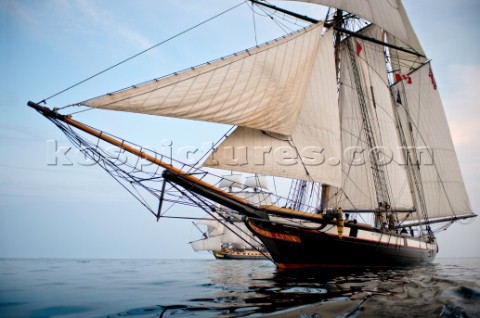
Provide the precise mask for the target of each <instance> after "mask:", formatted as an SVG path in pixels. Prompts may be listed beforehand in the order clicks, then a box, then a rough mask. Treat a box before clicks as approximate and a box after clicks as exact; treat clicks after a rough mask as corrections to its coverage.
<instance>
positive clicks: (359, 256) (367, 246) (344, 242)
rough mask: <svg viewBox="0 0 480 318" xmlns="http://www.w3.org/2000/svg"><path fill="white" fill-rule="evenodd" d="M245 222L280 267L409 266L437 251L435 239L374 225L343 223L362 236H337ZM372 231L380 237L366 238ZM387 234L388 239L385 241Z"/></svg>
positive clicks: (257, 221) (286, 226) (269, 223)
mask: <svg viewBox="0 0 480 318" xmlns="http://www.w3.org/2000/svg"><path fill="white" fill-rule="evenodd" d="M246 224H247V227H248V228H249V229H250V230H251V231H252V232H253V233H255V234H256V235H257V236H258V237H259V238H260V240H261V241H262V242H263V244H264V245H265V247H266V248H267V250H268V251H269V253H270V255H271V257H272V258H273V260H274V261H275V263H276V264H277V266H278V267H279V268H303V267H394V266H411V265H417V264H422V263H429V262H432V261H433V259H434V257H435V255H436V253H437V245H436V243H434V242H426V241H425V240H421V239H420V238H412V237H408V238H407V237H403V236H401V235H397V234H392V233H383V234H382V233H381V232H380V231H378V230H376V229H373V228H371V229H369V228H365V227H356V226H353V225H352V226H346V227H345V230H347V231H346V232H347V234H348V233H352V234H353V233H355V234H356V235H358V234H360V235H359V236H363V237H364V238H360V237H353V236H348V235H344V236H343V238H341V239H340V238H339V237H338V235H335V234H332V231H331V230H330V231H329V233H328V232H327V231H325V230H323V231H322V230H318V229H315V230H312V229H305V228H299V227H293V226H290V225H283V224H278V223H272V222H266V221H263V220H255V221H253V220H247V222H246ZM330 229H332V226H330ZM375 235H376V236H377V237H378V236H380V240H376V241H375V240H369V239H366V238H369V237H370V236H375ZM387 236H388V241H387V242H384V241H386V239H385V238H386V237H387ZM365 237H366V238H365ZM382 237H383V238H382ZM392 242H395V243H397V244H394V243H392ZM408 245H411V246H408ZM413 245H416V246H415V247H414V246H413Z"/></svg>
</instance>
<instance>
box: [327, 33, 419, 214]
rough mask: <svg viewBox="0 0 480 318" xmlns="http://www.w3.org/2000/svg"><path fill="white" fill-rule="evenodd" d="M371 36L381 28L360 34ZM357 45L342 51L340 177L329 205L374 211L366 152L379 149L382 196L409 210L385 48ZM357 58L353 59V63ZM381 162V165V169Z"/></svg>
mask: <svg viewBox="0 0 480 318" xmlns="http://www.w3.org/2000/svg"><path fill="white" fill-rule="evenodd" d="M360 33H361V34H364V35H367V36H369V37H372V38H376V39H381V38H382V37H383V31H382V30H381V29H380V28H378V27H376V26H374V25H371V26H369V27H367V28H366V29H364V30H363V31H361V32H360ZM346 41H351V42H352V43H350V44H349V45H350V46H353V45H355V44H356V46H359V47H361V50H360V49H359V50H358V51H357V49H356V48H355V51H356V52H355V54H351V52H349V50H351V48H350V49H349V48H348V45H343V46H342V51H341V61H342V66H341V76H340V78H341V82H340V112H341V127H342V147H343V148H342V149H344V153H343V154H344V158H343V161H342V173H343V180H342V186H341V189H340V190H338V191H336V192H334V193H332V198H331V203H330V204H333V206H341V207H344V208H350V209H362V210H364V209H369V208H370V209H372V208H376V207H377V206H378V201H377V200H378V198H377V194H376V189H375V181H374V179H373V174H372V171H373V170H372V169H375V167H374V166H372V165H371V162H370V156H371V155H372V154H371V152H372V151H373V149H371V147H372V146H373V147H378V148H379V150H380V152H381V153H382V158H380V159H381V160H382V162H380V165H381V167H380V168H381V170H380V171H373V172H374V173H383V174H385V176H384V177H385V179H386V184H385V187H386V189H383V190H384V191H385V192H387V193H388V194H389V195H387V197H386V198H385V200H387V201H388V203H389V204H390V206H391V207H392V208H394V209H408V208H410V209H412V208H413V203H412V197H411V191H410V187H409V184H408V178H407V170H406V165H405V160H404V158H403V153H402V151H401V143H400V138H399V135H398V133H397V129H396V117H395V114H394V109H393V101H392V98H391V93H390V86H389V82H388V75H387V70H386V66H385V56H384V52H383V47H381V46H380V45H377V44H373V43H368V42H367V41H361V40H355V41H356V42H355V43H353V42H354V41H353V40H352V39H349V40H346ZM352 59H353V60H355V61H352ZM352 63H357V64H358V68H359V70H358V71H359V73H360V74H359V79H357V80H355V76H354V75H353V74H354V70H353V66H352V65H353V64H352ZM362 98H363V99H365V103H366V111H367V112H368V116H369V120H370V122H372V123H375V124H373V125H372V130H373V131H372V133H373V135H374V137H375V141H376V144H375V145H369V143H368V141H367V137H366V134H365V126H364V118H363V116H362V113H361V111H360V107H359V105H360V99H362ZM382 166H383V167H382Z"/></svg>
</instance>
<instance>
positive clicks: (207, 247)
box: [190, 235, 222, 252]
mask: <svg viewBox="0 0 480 318" xmlns="http://www.w3.org/2000/svg"><path fill="white" fill-rule="evenodd" d="M190 245H191V246H192V248H193V250H194V251H195V252H200V251H219V250H220V248H221V246H222V237H221V236H220V235H219V236H213V237H209V238H205V239H201V240H196V241H193V242H190Z"/></svg>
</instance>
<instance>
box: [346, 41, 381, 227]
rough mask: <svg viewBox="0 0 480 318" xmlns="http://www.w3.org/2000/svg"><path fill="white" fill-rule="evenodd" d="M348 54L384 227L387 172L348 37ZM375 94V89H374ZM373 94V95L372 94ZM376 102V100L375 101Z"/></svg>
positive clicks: (378, 215)
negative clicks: (381, 161)
mask: <svg viewBox="0 0 480 318" xmlns="http://www.w3.org/2000/svg"><path fill="white" fill-rule="evenodd" d="M345 43H346V46H347V50H348V54H349V57H350V63H351V66H352V70H353V74H352V75H353V79H354V82H355V86H356V91H357V97H358V101H359V105H358V106H359V107H360V111H361V115H362V123H363V131H364V134H365V136H366V139H367V145H368V147H369V150H370V151H369V153H370V155H369V157H370V165H371V168H372V175H373V181H374V186H375V194H376V198H377V202H378V208H379V209H378V210H376V211H377V212H375V226H376V227H378V228H381V227H383V226H384V225H383V224H384V223H385V222H384V221H385V220H384V218H383V214H382V212H385V211H388V210H389V209H390V198H389V194H388V190H387V181H386V173H385V169H384V166H383V165H381V164H380V160H381V158H380V151H379V150H378V145H377V142H376V139H375V136H374V132H373V128H372V123H371V117H370V114H369V112H368V106H367V102H366V97H365V93H364V92H365V91H364V87H363V86H362V82H361V76H360V71H359V66H358V64H357V60H356V54H355V51H354V49H353V46H352V43H351V41H350V40H349V39H348V40H347V41H346V42H345ZM372 94H373V90H372ZM372 96H373V95H372ZM373 102H374V104H375V100H374V101H373Z"/></svg>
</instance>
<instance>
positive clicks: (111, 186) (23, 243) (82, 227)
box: [0, 0, 480, 259]
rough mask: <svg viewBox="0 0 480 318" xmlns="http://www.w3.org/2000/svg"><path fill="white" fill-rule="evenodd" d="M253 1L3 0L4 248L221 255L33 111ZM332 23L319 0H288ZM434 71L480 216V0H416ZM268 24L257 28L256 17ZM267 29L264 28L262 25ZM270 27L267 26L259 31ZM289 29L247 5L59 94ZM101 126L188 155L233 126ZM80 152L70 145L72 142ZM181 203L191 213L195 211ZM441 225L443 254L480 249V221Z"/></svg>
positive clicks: (0, 167)
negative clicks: (193, 244)
mask: <svg viewBox="0 0 480 318" xmlns="http://www.w3.org/2000/svg"><path fill="white" fill-rule="evenodd" d="M239 3H242V1H239V0H237V1H234V0H222V1H218V0H217V1H214V0H203V1H180V0H162V1H160V2H159V1H153V0H152V1H147V0H139V1H134V2H133V1H126V0H120V1H115V2H114V1H106V0H103V1H102V0H96V1H93V0H44V1H28V0H0V37H1V41H0V70H1V73H0V81H1V83H0V110H1V115H0V146H1V152H0V153H1V156H0V257H29V258H38V257H40V258H47V257H55V258H56V257H59V258H60V257H62V258H63V257H65V258H173V259H178V258H184V259H188V258H210V257H211V256H209V255H208V254H203V253H195V252H193V251H192V250H191V248H190V246H189V245H188V244H187V243H188V242H189V241H191V240H194V239H196V238H199V233H198V232H197V230H196V229H195V228H194V227H193V226H192V225H191V223H190V222H189V221H184V220H172V219H161V220H160V221H159V222H156V220H155V218H154V217H152V216H151V214H149V213H148V212H147V211H146V210H145V209H144V208H143V207H142V206H141V205H140V204H139V203H138V202H137V201H136V200H134V199H133V198H132V197H131V196H130V195H129V194H128V193H127V192H125V190H124V189H123V188H121V187H120V186H119V185H118V184H117V183H116V182H115V181H114V180H113V179H112V178H111V177H110V176H109V175H107V174H106V173H105V172H104V171H102V170H101V169H100V168H98V167H96V166H90V165H88V166H86V165H84V164H82V162H83V161H82V157H81V156H80V155H78V154H76V153H75V150H74V149H72V150H71V151H70V152H68V153H67V154H68V155H67V156H65V155H63V154H64V150H65V149H67V148H68V147H70V144H69V142H68V140H67V139H66V138H65V136H64V135H63V134H62V133H61V132H60V131H59V130H58V129H57V128H56V127H55V126H53V125H52V124H51V123H50V122H48V121H46V120H44V118H43V117H41V116H39V115H38V114H37V113H36V112H35V111H33V110H32V109H30V108H28V107H27V106H26V103H27V101H28V100H33V101H40V100H42V99H44V98H46V97H48V96H51V95H53V94H55V93H57V92H59V91H61V90H63V89H64V88H66V87H68V86H70V85H72V84H74V83H76V82H79V81H81V80H83V79H85V78H88V77H89V76H91V75H93V74H95V73H97V72H99V71H101V70H103V69H105V68H107V67H109V66H111V65H113V64H116V63H117V62H119V61H122V60H123V59H125V58H128V57H130V56H132V55H134V54H136V53H138V52H140V51H142V50H145V49H147V48H148V47H150V46H152V45H154V44H156V43H159V42H162V41H163V40H165V39H168V38H170V37H171V36H173V35H175V34H177V33H179V32H181V31H183V30H185V29H187V28H189V27H191V26H193V25H196V24H197V23H200V22H202V21H204V20H206V19H208V18H210V17H212V16H214V15H215V14H217V13H219V12H222V11H224V10H226V9H228V8H230V7H233V6H234V5H236V4H239ZM274 3H275V4H276V5H278V6H283V7H288V8H290V9H292V10H295V11H298V12H302V13H303V14H307V15H310V16H312V17H316V18H319V19H322V18H323V17H324V14H325V13H324V9H323V8H320V7H318V6H315V5H310V4H298V3H288V2H283V1H275V2H274ZM404 5H405V7H406V10H407V12H408V14H409V17H410V20H411V22H412V24H413V27H414V28H415V30H416V32H417V35H418V37H419V39H420V41H421V43H422V46H423V48H424V50H425V52H426V53H427V56H428V57H429V58H431V59H432V64H433V70H434V72H435V77H436V80H437V83H438V86H439V90H440V94H441V96H442V100H443V102H444V106H445V111H446V113H447V118H448V120H449V125H450V129H451V133H452V137H453V141H454V144H455V147H456V150H457V155H458V159H459V162H460V166H461V170H462V173H463V176H464V180H465V185H466V188H467V192H468V193H469V197H470V201H471V205H472V208H473V211H475V212H477V213H478V211H479V210H480V196H479V194H480V141H479V140H478V136H480V125H479V124H478V123H479V119H480V90H479V89H478V80H479V79H480V63H479V61H478V52H479V51H480V47H479V45H480V38H479V37H480V35H479V34H480V32H477V31H478V30H479V26H480V25H479V23H480V22H478V14H479V13H480V2H478V1H477V0H459V1H450V0H415V1H413V0H405V1H404ZM253 21H255V24H254V23H253ZM254 29H256V33H255V32H254ZM255 34H256V35H255ZM283 34H284V30H282V29H280V28H279V27H278V26H277V25H276V24H275V23H273V22H271V21H270V19H268V18H263V17H260V16H256V18H255V20H254V19H253V17H252V12H251V10H250V8H249V7H248V6H247V5H245V4H243V5H242V6H240V7H239V8H237V9H235V10H233V11H231V12H229V13H227V14H225V15H223V16H221V17H219V18H217V19H215V20H214V21H212V22H209V23H208V24H205V25H202V26H201V27H199V28H197V29H195V30H193V31H191V32H189V33H187V34H184V35H181V36H179V37H178V38H175V39H174V40H172V41H169V42H168V43H166V44H164V45H161V46H159V47H158V48H156V49H154V50H151V51H149V52H148V53H146V54H143V55H142V56H141V57H139V58H136V59H134V60H132V61H129V62H128V63H125V64H122V65H121V66H119V67H117V68H115V69H113V70H112V71H109V72H107V73H105V74H102V75H100V76H98V77H95V78H94V79H92V80H90V81H88V82H86V83H84V84H82V85H80V86H78V87H75V88H73V89H71V90H69V91H67V92H65V93H63V94H61V95H59V96H56V97H55V98H52V99H50V100H48V104H47V105H48V106H50V107H56V106H63V105H67V104H70V103H74V102H79V101H82V100H85V99H88V98H91V97H94V96H98V95H101V94H104V93H106V92H110V91H115V90H117V89H120V88H123V87H127V86H130V85H132V84H135V83H140V82H143V81H146V80H150V79H152V78H155V77H159V76H162V75H166V74H170V73H172V72H174V71H178V70H181V69H185V68H188V67H191V66H194V65H198V64H201V63H204V62H206V61H209V60H213V59H215V58H218V57H220V56H224V55H228V54H231V53H233V52H237V51H241V50H243V49H245V48H248V47H252V46H254V45H255V44H256V42H258V43H261V42H264V41H267V40H269V39H272V38H274V37H277V36H280V35H283ZM74 116H75V118H76V119H78V120H80V121H84V122H86V123H88V124H90V125H92V126H94V127H98V128H100V129H102V130H105V131H108V132H111V133H113V134H115V135H118V136H122V137H124V138H126V139H128V140H132V141H134V142H136V143H140V144H142V145H146V146H151V147H154V148H155V147H161V146H162V145H163V144H165V143H169V142H170V141H171V142H172V143H173V147H174V148H173V149H174V154H176V155H181V154H182V153H181V152H182V149H183V150H184V149H185V148H184V147H187V146H194V147H202V145H204V144H205V143H207V144H208V143H209V142H212V141H216V140H218V138H219V137H220V136H221V135H222V134H223V133H225V132H226V131H227V129H228V127H227V126H223V125H215V124H207V123H196V124H194V125H192V122H191V121H188V120H170V119H166V118H161V117H155V116H141V115H130V114H123V113H116V112H108V111H91V112H85V113H80V114H75V115H74ZM66 147H67V148H66ZM181 209H183V208H179V211H178V213H179V215H182V213H187V212H190V211H186V210H185V211H183V210H181ZM465 223H471V224H469V225H460V224H454V225H452V226H451V227H450V229H449V230H448V231H446V232H443V233H440V234H438V236H437V237H438V240H439V244H440V253H439V255H438V256H439V257H480V248H479V247H478V243H477V242H479V241H480V221H478V220H477V221H474V222H473V223H472V222H471V221H470V222H465Z"/></svg>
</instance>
